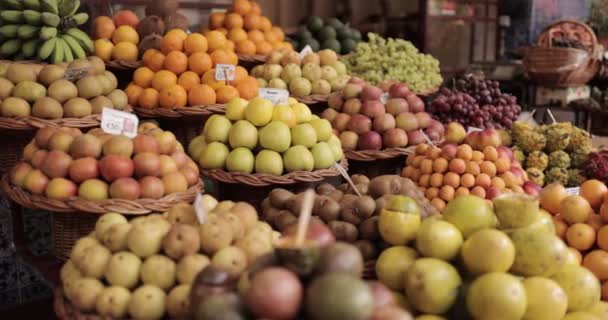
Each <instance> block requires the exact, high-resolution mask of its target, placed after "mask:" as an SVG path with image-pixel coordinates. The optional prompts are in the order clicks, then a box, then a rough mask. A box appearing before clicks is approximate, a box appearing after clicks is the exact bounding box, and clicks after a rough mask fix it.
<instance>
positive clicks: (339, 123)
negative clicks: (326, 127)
mask: <svg viewBox="0 0 608 320" xmlns="http://www.w3.org/2000/svg"><path fill="white" fill-rule="evenodd" d="M349 121H350V115H348V114H346V113H339V114H337V115H336V117H335V118H334V121H333V122H332V123H331V126H332V127H333V128H334V129H336V130H338V131H340V132H342V131H344V130H346V128H347V127H348V123H349Z"/></svg>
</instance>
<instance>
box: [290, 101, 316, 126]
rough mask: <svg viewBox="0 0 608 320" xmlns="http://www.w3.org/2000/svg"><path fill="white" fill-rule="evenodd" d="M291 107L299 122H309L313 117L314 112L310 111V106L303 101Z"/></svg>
mask: <svg viewBox="0 0 608 320" xmlns="http://www.w3.org/2000/svg"><path fill="white" fill-rule="evenodd" d="M291 108H292V109H293V111H294V112H295V113H296V121H297V122H298V123H304V122H308V121H310V119H311V118H312V112H310V109H309V108H308V106H307V105H305V104H303V103H301V102H298V103H296V104H294V105H293V106H291Z"/></svg>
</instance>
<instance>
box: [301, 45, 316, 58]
mask: <svg viewBox="0 0 608 320" xmlns="http://www.w3.org/2000/svg"><path fill="white" fill-rule="evenodd" d="M311 53H313V51H312V48H311V47H310V46H306V47H304V49H302V51H300V53H299V55H300V58H301V59H304V57H306V56H307V55H309V54H311Z"/></svg>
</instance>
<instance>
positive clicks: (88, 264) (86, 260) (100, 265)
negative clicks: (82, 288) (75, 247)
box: [78, 244, 112, 279]
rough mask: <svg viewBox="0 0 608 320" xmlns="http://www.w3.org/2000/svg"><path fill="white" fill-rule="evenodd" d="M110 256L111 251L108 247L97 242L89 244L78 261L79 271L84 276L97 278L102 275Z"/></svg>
mask: <svg viewBox="0 0 608 320" xmlns="http://www.w3.org/2000/svg"><path fill="white" fill-rule="evenodd" d="M110 257H112V253H111V252H110V250H108V248H106V247H104V246H102V245H99V244H97V245H94V246H90V247H88V248H87V249H86V250H85V251H84V256H83V257H82V260H81V261H79V262H78V267H79V268H80V272H81V273H82V275H83V276H84V277H91V278H97V279H99V278H101V277H102V276H103V273H104V271H105V270H106V266H107V265H108V262H109V261H110Z"/></svg>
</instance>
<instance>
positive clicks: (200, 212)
mask: <svg viewBox="0 0 608 320" xmlns="http://www.w3.org/2000/svg"><path fill="white" fill-rule="evenodd" d="M193 206H194V212H195V213H196V218H197V219H198V223H200V224H204V223H205V221H206V220H207V212H206V211H205V206H203V195H202V194H200V193H197V194H196V198H194V204H193Z"/></svg>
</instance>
